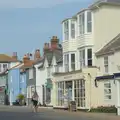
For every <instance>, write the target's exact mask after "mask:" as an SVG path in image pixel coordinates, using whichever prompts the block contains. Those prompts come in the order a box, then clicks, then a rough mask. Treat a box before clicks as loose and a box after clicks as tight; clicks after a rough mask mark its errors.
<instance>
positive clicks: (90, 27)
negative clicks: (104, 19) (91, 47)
mask: <svg viewBox="0 0 120 120" xmlns="http://www.w3.org/2000/svg"><path fill="white" fill-rule="evenodd" d="M91 31H92V23H91V22H90V23H88V24H87V32H91Z"/></svg>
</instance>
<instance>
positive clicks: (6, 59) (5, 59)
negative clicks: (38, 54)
mask: <svg viewBox="0 0 120 120" xmlns="http://www.w3.org/2000/svg"><path fill="white" fill-rule="evenodd" d="M17 61H18V60H15V59H14V58H12V57H11V56H8V55H6V54H0V62H17Z"/></svg>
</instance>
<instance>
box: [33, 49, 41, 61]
mask: <svg viewBox="0 0 120 120" xmlns="http://www.w3.org/2000/svg"><path fill="white" fill-rule="evenodd" d="M38 59H40V50H39V49H36V50H35V54H34V60H38Z"/></svg>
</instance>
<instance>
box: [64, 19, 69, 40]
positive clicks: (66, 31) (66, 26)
mask: <svg viewBox="0 0 120 120" xmlns="http://www.w3.org/2000/svg"><path fill="white" fill-rule="evenodd" d="M64 37H65V40H68V39H69V22H68V21H66V22H65V23H64Z"/></svg>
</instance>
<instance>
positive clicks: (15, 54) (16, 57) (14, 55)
mask: <svg viewBox="0 0 120 120" xmlns="http://www.w3.org/2000/svg"><path fill="white" fill-rule="evenodd" d="M12 58H13V59H14V60H17V59H18V56H17V52H13V55H12Z"/></svg>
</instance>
